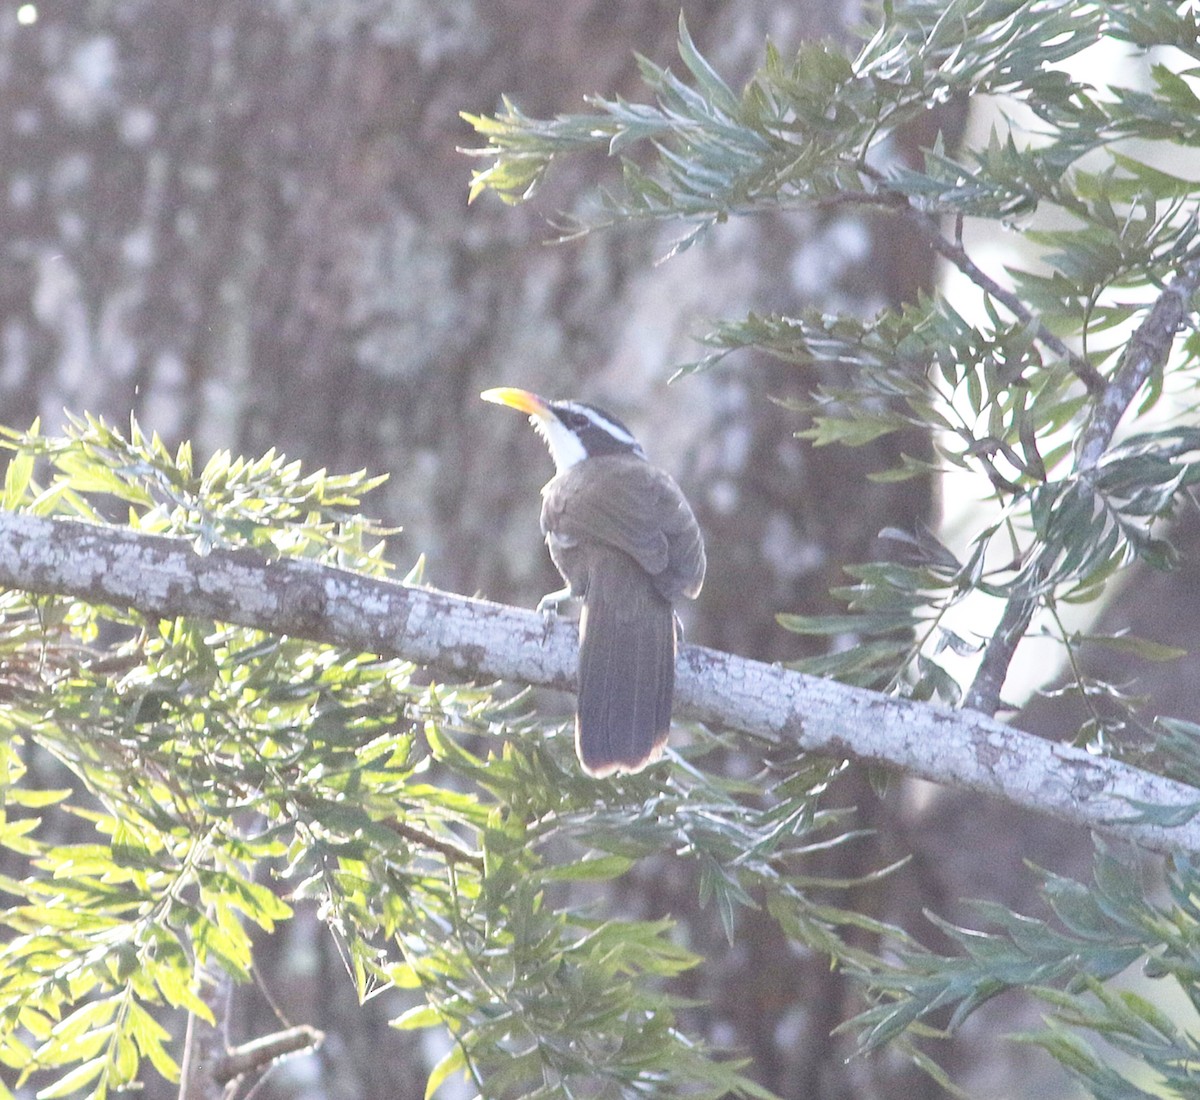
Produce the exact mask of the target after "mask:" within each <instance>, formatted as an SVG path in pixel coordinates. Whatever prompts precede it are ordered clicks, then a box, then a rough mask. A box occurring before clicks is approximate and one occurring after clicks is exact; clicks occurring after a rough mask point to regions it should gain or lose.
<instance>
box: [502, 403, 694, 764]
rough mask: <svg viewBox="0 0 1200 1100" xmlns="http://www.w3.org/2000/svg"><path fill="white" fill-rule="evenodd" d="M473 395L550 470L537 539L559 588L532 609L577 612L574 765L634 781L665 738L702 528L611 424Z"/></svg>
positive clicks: (591, 412) (556, 406)
mask: <svg viewBox="0 0 1200 1100" xmlns="http://www.w3.org/2000/svg"><path fill="white" fill-rule="evenodd" d="M480 396H481V397H482V398H483V400H485V401H491V402H493V403H495V404H498V405H507V406H509V407H511V408H514V409H517V410H519V411H520V412H523V413H526V414H527V415H528V416H529V421H530V423H531V424H532V425H533V426H534V428H535V429H536V430H537V432H538V434H539V435H540V436H541V437H542V438H543V439H544V440H545V442H546V444H547V446H548V447H549V449H550V457H551V458H552V460H553V462H554V466H555V474H554V476H553V477H552V478H551V479H550V480H549V481H548V482H547V483H546V484H545V485H544V486H543V488H542V510H541V529H542V534H543V535H545V538H546V546H547V549H548V550H549V552H550V558H551V560H552V561H553V562H554V564H555V566H556V567H557V569H558V571H559V573H561V574H562V578H563V580H564V581H565V582H566V587H565V588H563V589H561V590H559V591H556V592H551V593H548V594H547V595H546V596H544V597H543V598H542V600H541V602H540V603H539V604H538V609H539V610H540V611H542V612H543V613H560V614H562V613H565V612H570V611H571V610H572V609H577V610H578V613H579V674H578V684H577V688H578V692H577V703H576V708H575V751H576V753H577V755H578V757H579V761H580V763H581V765H582V767H583V770H584V771H585V772H586V773H587V774H588V775H591V776H594V777H597V778H604V777H606V776H610V775H620V774H632V773H634V772H639V771H641V770H642V769H643V768H646V767H647V766H649V765H650V764H652V763H654V762H655V761H657V760H658V759H659V758H660V757H661V756H662V753H663V751H664V749H665V748H666V744H667V737H668V735H669V733H670V728H671V707H672V702H673V699H674V695H675V657H676V646H677V632H676V627H677V620H676V616H675V604H676V603H678V602H679V601H680V600H681V599H683V598H684V597H686V598H688V599H695V598H696V597H697V596H698V595H699V594H700V589H701V587H702V586H703V584H704V572H705V565H706V560H705V551H704V538H703V535H702V534H701V531H700V525H699V523H697V522H696V517H695V514H694V513H693V512H692V508H691V505H689V504H688V502H687V499H686V498H685V497H684V495H683V492H682V490H681V489H680V488H679V486H678V485H677V484H676V483H675V480H674V479H673V478H672V477H671V476H670V474H668V473H666V472H665V471H664V470H661V469H659V468H658V467H656V466H654V465H652V464H651V463H650V461H649V460H648V459H647V458H646V452H645V451H644V450H643V449H642V446H641V444H640V443H638V441H637V440H636V439H635V438H634V436H633V434H632V433H631V432H630V430H629V429H628V428H627V427H626V426H625V425H624V424H623V423H621V421H620V420H618V419H617V418H616V417H615V416H613V415H612V414H611V413H608V412H605V411H604V410H602V409H599V408H597V407H596V406H594V405H589V404H585V403H584V402H582V401H550V400H547V399H546V398H543V397H539V396H538V395H537V394H535V393H530V392H529V391H528V390H521V389H514V388H512V387H501V388H498V389H489V390H485V391H484V392H483V393H482V394H480Z"/></svg>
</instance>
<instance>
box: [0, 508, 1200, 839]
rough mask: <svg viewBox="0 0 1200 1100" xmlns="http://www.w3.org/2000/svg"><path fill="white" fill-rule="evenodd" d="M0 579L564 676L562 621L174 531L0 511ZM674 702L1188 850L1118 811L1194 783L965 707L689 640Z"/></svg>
mask: <svg viewBox="0 0 1200 1100" xmlns="http://www.w3.org/2000/svg"><path fill="white" fill-rule="evenodd" d="M0 584H3V585H7V586H10V587H15V588H21V589H24V590H26V591H29V592H35V593H45V594H53V593H60V594H62V595H66V596H72V597H76V598H78V599H83V600H87V601H90V602H93V603H106V604H116V605H120V606H129V607H133V608H136V609H138V610H139V611H141V612H143V613H144V614H147V615H150V616H170V617H173V616H177V615H190V616H198V617H203V618H212V619H218V620H222V621H225V622H230V623H236V624H239V625H242V626H247V627H253V628H257V629H260V630H264V631H269V632H271V633H277V634H292V635H296V636H301V637H306V638H310V639H312V640H314V641H318V642H325V643H329V644H333V645H339V646H346V647H348V648H351V649H353V650H355V651H357V652H373V653H380V654H384V655H392V656H398V657H402V658H404V659H407V660H411V661H414V662H416V663H418V664H422V665H427V666H429V667H431V668H433V669H436V670H438V671H440V672H441V673H443V674H448V675H451V676H456V677H461V678H466V679H476V680H489V679H493V678H501V679H506V680H512V681H515V682H519V683H528V684H538V685H543V686H548V687H555V688H561V689H566V690H570V689H571V688H572V687H573V686H574V679H575V666H576V660H577V643H576V630H575V627H574V626H573V625H571V624H568V623H565V622H560V621H557V620H554V619H547V618H544V617H543V616H541V615H539V614H537V613H536V612H532V611H524V610H519V609H517V608H511V607H505V606H502V605H500V604H495V603H490V602H488V601H485V600H475V599H467V598H465V597H462V596H453V595H450V594H448V593H445V592H438V591H436V590H433V589H428V588H417V587H411V586H408V585H403V584H399V583H396V582H394V581H385V580H377V579H374V578H371V577H365V576H361V575H359V574H357V573H351V572H347V571H345V570H342V569H336V568H333V567H330V566H323V565H318V564H316V563H314V562H309V561H300V560H296V559H290V558H287V559H282V560H278V561H268V560H266V559H264V558H263V557H261V556H260V555H258V554H257V553H254V552H251V551H246V550H220V549H218V550H213V551H212V552H211V553H209V554H207V555H204V556H200V555H198V554H196V553H195V552H194V551H193V550H192V548H191V545H190V544H189V543H188V542H186V541H184V540H182V539H171V538H162V537H157V536H150V535H143V534H138V533H136V532H132V531H127V530H125V529H123V528H111V527H101V526H96V525H91V524H86V523H80V522H75V521H70V520H53V519H46V518H43V517H38V516H32V515H28V514H23V513H11V512H0ZM676 703H677V713H678V714H679V715H680V716H681V717H691V718H696V719H699V720H701V721H704V722H710V723H713V724H715V725H719V726H724V727H728V728H731V729H735V730H740V731H741V732H743V733H745V734H747V735H749V736H751V737H756V738H759V739H761V740H764V741H767V742H770V743H771V744H785V743H788V742H793V743H795V745H796V746H797V747H799V748H800V749H803V750H805V751H807V752H814V753H821V754H825V755H833V756H837V757H841V756H853V757H856V758H857V759H859V760H864V761H868V762H872V763H876V764H882V765H885V766H887V767H889V768H893V769H898V770H900V771H903V772H907V773H908V774H910V775H916V776H920V777H922V778H924V779H929V780H932V781H933V782H936V783H942V784H947V785H950V786H956V787H965V788H967V789H969V790H973V791H979V792H984V793H987V794H991V795H996V796H999V797H1001V798H1005V799H1008V800H1009V801H1011V802H1013V803H1016V804H1017V805H1020V806H1024V807H1027V808H1029V809H1033V810H1038V811H1041V812H1043V813H1047V814H1050V815H1052V816H1054V817H1057V818H1060V819H1062V820H1064V821H1070V822H1074V823H1076V824H1080V825H1086V826H1089V827H1092V828H1096V829H1100V830H1103V831H1105V832H1108V833H1112V834H1116V835H1120V836H1123V837H1125V838H1127V839H1129V840H1131V841H1135V842H1137V843H1139V844H1142V845H1144V846H1145V847H1148V848H1152V849H1155V850H1158V851H1163V852H1166V851H1176V850H1178V851H1187V852H1193V853H1200V819H1197V820H1194V821H1191V822H1189V823H1187V824H1185V825H1181V826H1179V827H1178V828H1174V829H1169V828H1163V827H1160V826H1156V825H1149V824H1121V819H1122V818H1128V817H1129V816H1130V813H1131V808H1130V805H1129V803H1130V801H1136V802H1144V803H1153V804H1157V805H1165V806H1186V805H1190V804H1193V803H1195V802H1197V801H1200V791H1197V790H1196V789H1195V788H1192V787H1188V786H1186V785H1184V784H1180V783H1176V782H1173V781H1171V780H1168V779H1164V778H1162V777H1161V776H1157V775H1154V774H1152V773H1149V772H1144V771H1140V770H1138V769H1136V768H1132V767H1129V766H1128V765H1125V764H1122V763H1120V762H1118V761H1115V760H1112V759H1108V758H1105V757H1097V756H1092V755H1090V754H1089V753H1086V752H1084V751H1082V750H1080V749H1075V748H1073V747H1071V746H1069V745H1062V744H1056V743H1052V742H1048V741H1044V740H1042V739H1041V738H1038V737H1033V736H1031V735H1029V734H1026V733H1022V732H1021V731H1020V730H1016V729H1013V728H1011V727H1009V726H1005V725H1003V724H1001V723H1000V722H997V721H995V720H994V719H992V718H990V717H988V716H986V715H983V714H978V713H975V712H972V711H953V710H949V709H947V708H944V707H938V706H934V705H931V704H924V703H914V702H910V701H906V700H901V699H895V698H892V697H890V696H885V695H880V694H878V693H876V692H872V691H867V690H864V689H862V688H855V687H848V686H846V685H843V684H839V683H836V682H834V681H831V680H821V679H817V678H816V677H812V676H805V675H802V674H800V673H797V672H792V671H790V670H787V669H784V668H782V667H780V666H779V665H768V664H763V663H761V662H758V661H750V660H746V659H745V658H742V657H737V656H734V655H732V654H728V653H721V652H718V651H716V650H712V649H704V648H701V647H699V646H687V647H685V648H684V649H683V651H682V652H681V654H680V659H679V669H678V680H677V685H676Z"/></svg>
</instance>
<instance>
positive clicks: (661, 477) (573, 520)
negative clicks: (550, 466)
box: [542, 455, 705, 601]
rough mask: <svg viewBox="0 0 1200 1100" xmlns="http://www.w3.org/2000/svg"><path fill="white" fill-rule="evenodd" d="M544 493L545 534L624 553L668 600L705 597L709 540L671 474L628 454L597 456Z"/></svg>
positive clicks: (577, 467) (556, 482) (568, 471)
mask: <svg viewBox="0 0 1200 1100" xmlns="http://www.w3.org/2000/svg"><path fill="white" fill-rule="evenodd" d="M543 494H544V499H543V502H542V530H543V531H544V532H546V533H548V534H550V533H553V535H554V537H555V538H557V539H561V540H564V541H572V542H579V541H596V542H600V543H603V544H605V545H607V546H614V547H616V548H617V549H618V550H623V551H624V552H625V553H626V554H628V555H629V556H630V557H631V558H633V559H634V561H636V562H637V563H638V564H639V565H640V566H641V567H642V568H643V569H644V570H645V571H646V572H647V573H649V574H650V576H651V577H652V578H653V579H654V584H655V587H656V588H657V590H658V592H659V594H660V595H662V596H663V597H664V598H665V599H668V600H672V601H674V600H677V599H679V598H680V597H681V596H688V597H693V598H694V597H695V596H696V595H697V594H698V593H699V591H700V587H701V585H702V584H703V583H704V569H705V558H704V540H703V538H702V536H701V534H700V525H699V524H698V523H697V522H696V517H695V516H694V515H693V514H692V509H691V507H690V506H689V505H688V502H687V500H686V499H685V498H684V495H683V493H682V491H681V490H680V488H679V486H678V485H676V484H675V481H674V479H672V478H671V476H670V475H669V474H667V473H664V472H663V471H662V470H659V469H656V468H655V467H653V466H651V465H650V464H649V463H648V462H646V461H644V460H643V459H639V458H633V457H629V456H625V455H613V456H605V457H601V458H591V459H588V460H587V461H586V462H582V463H580V464H579V465H578V466H573V467H571V468H570V469H569V470H566V471H564V472H563V473H561V474H559V475H558V476H557V477H556V478H554V479H553V480H552V481H551V482H550V483H549V484H548V485H547V486H546V488H545V489H544V490H543Z"/></svg>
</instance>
